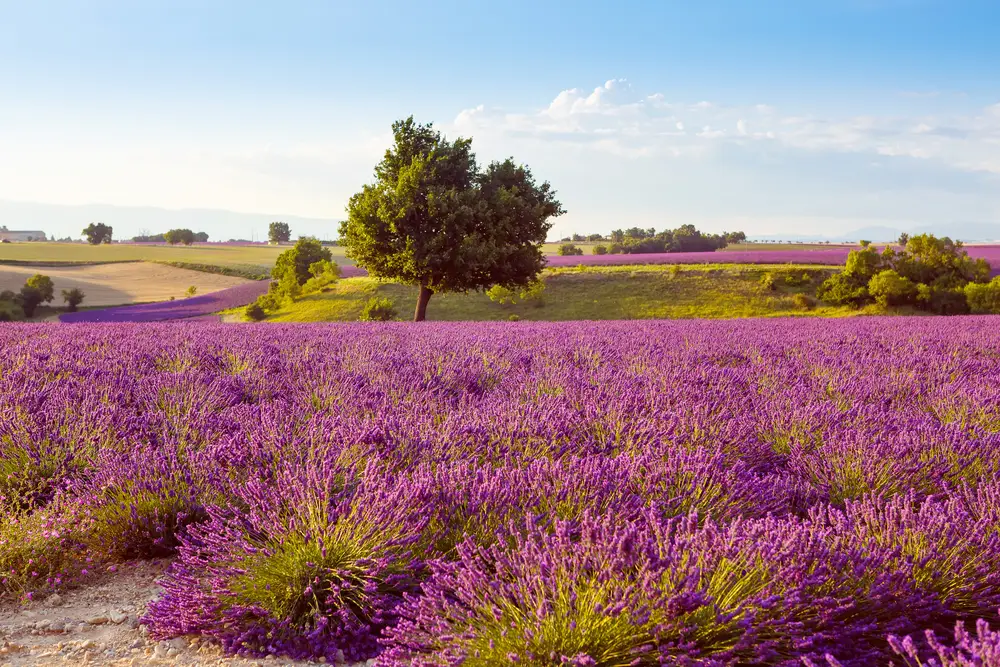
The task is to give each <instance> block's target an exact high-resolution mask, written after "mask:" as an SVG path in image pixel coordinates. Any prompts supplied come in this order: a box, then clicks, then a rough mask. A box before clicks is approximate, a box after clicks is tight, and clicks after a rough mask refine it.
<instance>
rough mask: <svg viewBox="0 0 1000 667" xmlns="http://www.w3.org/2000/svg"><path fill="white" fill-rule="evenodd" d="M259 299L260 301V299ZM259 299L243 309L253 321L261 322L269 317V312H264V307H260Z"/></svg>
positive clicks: (247, 317) (245, 315)
mask: <svg viewBox="0 0 1000 667" xmlns="http://www.w3.org/2000/svg"><path fill="white" fill-rule="evenodd" d="M257 301H259V299H258V300H257ZM257 301H254V302H253V303H251V304H250V305H249V306H247V307H246V310H245V311H243V315H244V317H246V319H248V320H250V321H251V322H260V321H261V320H264V319H266V318H267V313H266V312H264V309H263V308H261V307H260V304H259V303H258V302H257Z"/></svg>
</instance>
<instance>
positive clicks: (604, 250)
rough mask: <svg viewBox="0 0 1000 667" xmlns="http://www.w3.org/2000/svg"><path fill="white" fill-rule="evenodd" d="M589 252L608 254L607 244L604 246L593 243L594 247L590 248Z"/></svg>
mask: <svg viewBox="0 0 1000 667" xmlns="http://www.w3.org/2000/svg"><path fill="white" fill-rule="evenodd" d="M591 252H592V253H594V254H595V255H607V254H608V246H606V245H595V246H594V248H593V250H591Z"/></svg>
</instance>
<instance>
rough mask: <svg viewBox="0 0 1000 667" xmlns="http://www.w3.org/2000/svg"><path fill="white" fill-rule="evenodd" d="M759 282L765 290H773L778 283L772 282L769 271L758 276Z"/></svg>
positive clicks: (772, 276)
mask: <svg viewBox="0 0 1000 667" xmlns="http://www.w3.org/2000/svg"><path fill="white" fill-rule="evenodd" d="M760 284H761V287H763V288H764V289H766V290H771V291H774V290H776V289H778V285H777V284H776V283H775V282H774V275H772V274H771V273H765V274H764V275H762V276H761V277H760Z"/></svg>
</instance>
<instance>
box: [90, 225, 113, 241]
mask: <svg viewBox="0 0 1000 667" xmlns="http://www.w3.org/2000/svg"><path fill="white" fill-rule="evenodd" d="M112 231H114V230H113V228H112V227H111V226H110V225H105V224H104V223H103V222H92V223H90V224H89V225H88V226H87V227H85V228H84V230H83V232H82V233H83V235H84V236H86V237H87V243H89V244H90V245H100V244H102V243H111V233H112Z"/></svg>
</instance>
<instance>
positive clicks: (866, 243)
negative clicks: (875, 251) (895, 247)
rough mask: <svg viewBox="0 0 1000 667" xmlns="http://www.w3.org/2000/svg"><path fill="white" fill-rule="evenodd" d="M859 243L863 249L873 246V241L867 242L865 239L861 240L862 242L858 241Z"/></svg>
mask: <svg viewBox="0 0 1000 667" xmlns="http://www.w3.org/2000/svg"><path fill="white" fill-rule="evenodd" d="M858 243H860V244H861V247H862V248H867V247H869V246H871V244H872V242H871V241H866V240H864V239H861V240H860V241H858Z"/></svg>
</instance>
